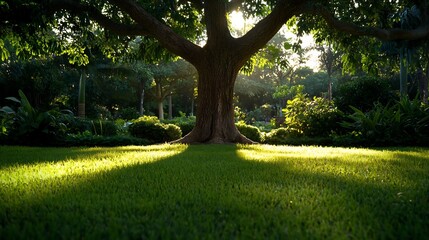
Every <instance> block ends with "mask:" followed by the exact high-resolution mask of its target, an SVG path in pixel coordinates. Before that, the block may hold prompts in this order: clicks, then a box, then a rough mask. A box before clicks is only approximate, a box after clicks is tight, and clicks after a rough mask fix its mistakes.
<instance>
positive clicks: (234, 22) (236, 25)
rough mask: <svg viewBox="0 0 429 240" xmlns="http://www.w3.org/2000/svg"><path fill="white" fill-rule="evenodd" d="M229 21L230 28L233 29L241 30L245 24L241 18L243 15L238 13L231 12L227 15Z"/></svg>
mask: <svg viewBox="0 0 429 240" xmlns="http://www.w3.org/2000/svg"><path fill="white" fill-rule="evenodd" d="M229 19H230V20H231V27H232V28H233V29H242V28H243V27H244V24H245V20H244V18H243V13H242V12H240V11H232V12H231V13H230V14H229Z"/></svg>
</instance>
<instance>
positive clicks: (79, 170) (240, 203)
mask: <svg viewBox="0 0 429 240" xmlns="http://www.w3.org/2000/svg"><path fill="white" fill-rule="evenodd" d="M428 236H429V149H421V148H395V149H392V148H389V149H347V148H328V147H284V146H268V145H252V146H242V145H239V146H234V145H196V146H186V145H156V146H146V147H136V146H134V147H115V148H30V147H5V146H4V147H1V146H0V239H62V238H63V239H64V238H65V239H82V238H85V239H171V238H174V239H236V238H239V239H427V237H428Z"/></svg>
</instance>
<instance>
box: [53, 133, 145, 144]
mask: <svg viewBox="0 0 429 240" xmlns="http://www.w3.org/2000/svg"><path fill="white" fill-rule="evenodd" d="M150 143H151V142H150V141H149V140H146V139H141V138H137V137H132V136H122V135H117V136H108V137H106V136H99V135H92V134H91V133H90V132H89V131H86V132H84V133H81V134H70V135H68V136H67V137H66V138H65V139H64V140H63V141H62V142H60V143H59V145H61V146H66V147H72V146H87V147H95V146H97V147H114V146H128V145H149V144H150Z"/></svg>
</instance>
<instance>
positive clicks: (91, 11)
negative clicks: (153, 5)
mask: <svg viewBox="0 0 429 240" xmlns="http://www.w3.org/2000/svg"><path fill="white" fill-rule="evenodd" d="M48 8H49V10H50V11H53V12H56V11H59V10H68V11H70V12H72V13H76V14H80V13H87V14H88V17H89V18H90V19H92V20H94V21H95V22H97V23H98V24H100V26H102V27H103V28H105V29H107V30H109V31H111V32H113V33H115V34H117V35H122V36H136V35H148V34H149V33H148V32H147V31H146V30H145V29H144V28H142V27H141V26H139V25H137V24H123V23H118V22H115V21H113V20H112V19H110V18H108V17H107V16H105V15H103V14H102V13H101V12H100V11H99V10H98V9H97V8H95V7H92V6H88V5H83V4H81V3H79V2H76V1H72V0H53V1H52V2H51V4H50V5H49V6H48Z"/></svg>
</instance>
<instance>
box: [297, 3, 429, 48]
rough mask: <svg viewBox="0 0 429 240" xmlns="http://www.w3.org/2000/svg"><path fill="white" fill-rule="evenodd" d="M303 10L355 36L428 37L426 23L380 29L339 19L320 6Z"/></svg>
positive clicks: (407, 38) (332, 26)
mask: <svg viewBox="0 0 429 240" xmlns="http://www.w3.org/2000/svg"><path fill="white" fill-rule="evenodd" d="M304 12H305V13H310V14H315V15H319V16H321V17H322V18H323V19H324V20H325V21H326V23H327V24H328V26H329V27H331V28H334V29H336V30H338V31H341V32H345V33H350V34H352V35H355V36H372V37H376V38H378V39H380V40H383V41H392V40H418V39H423V38H427V37H429V24H427V23H426V24H425V25H422V26H420V27H418V28H416V29H412V30H406V29H399V28H394V29H381V28H376V27H361V26H358V25H356V24H354V23H349V22H343V21H340V20H338V19H337V18H336V17H335V16H334V15H333V14H332V13H331V12H330V11H329V10H327V9H326V8H323V7H321V6H313V7H311V8H308V9H307V10H305V11H304Z"/></svg>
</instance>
